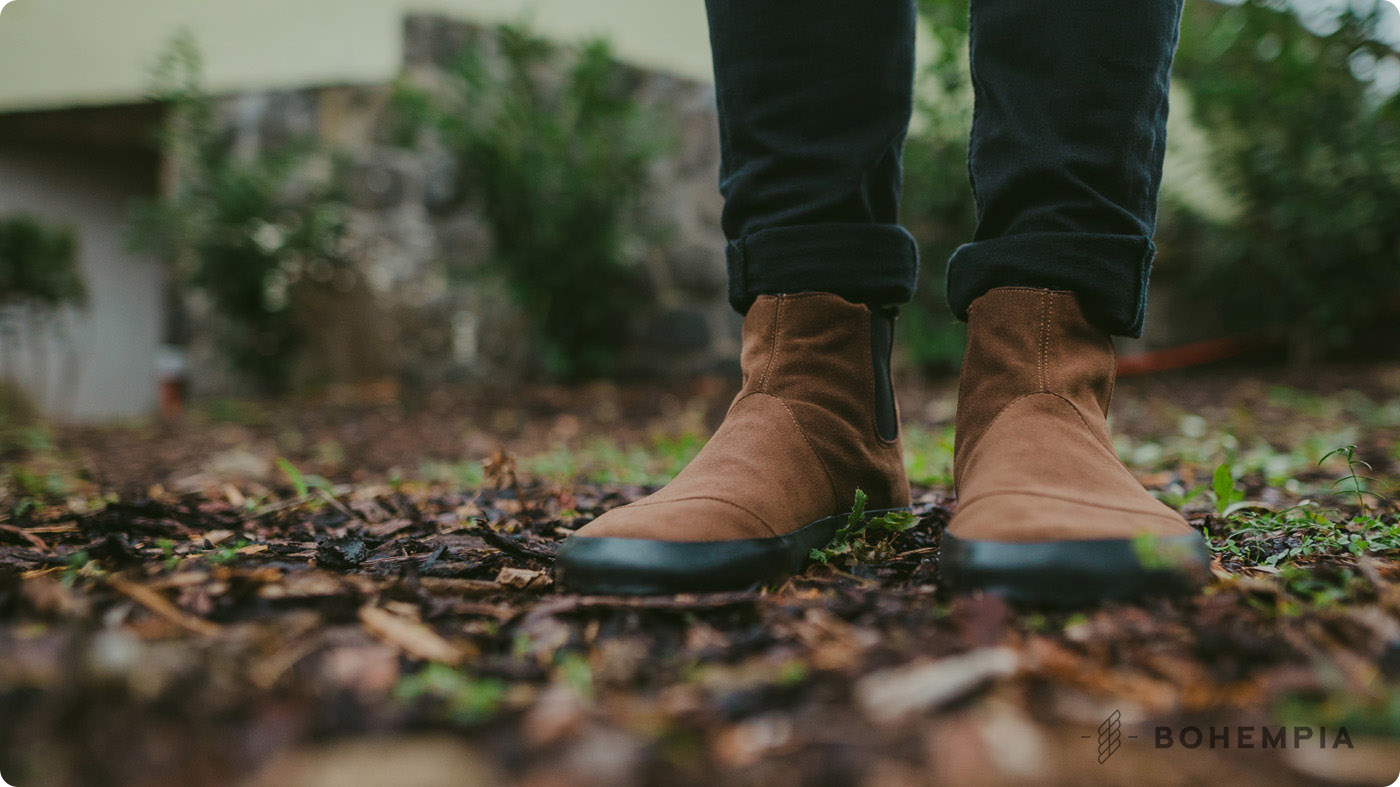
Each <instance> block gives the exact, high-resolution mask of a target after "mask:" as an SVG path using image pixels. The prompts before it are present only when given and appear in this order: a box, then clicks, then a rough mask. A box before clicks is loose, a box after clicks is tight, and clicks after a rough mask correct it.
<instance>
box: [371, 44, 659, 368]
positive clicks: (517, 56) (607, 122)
mask: <svg viewBox="0 0 1400 787" xmlns="http://www.w3.org/2000/svg"><path fill="white" fill-rule="evenodd" d="M484 38H489V39H490V40H489V42H488V41H486V40H482V39H479V40H478V41H476V42H475V43H474V45H471V46H468V47H467V49H466V50H465V51H464V52H462V54H461V56H460V58H459V59H458V60H457V62H456V64H455V65H454V66H453V67H452V68H450V69H449V70H448V74H447V77H448V79H447V82H446V85H445V87H444V89H439V90H427V89H420V88H415V87H411V86H408V85H404V86H403V87H401V88H400V90H399V91H398V106H399V108H400V112H401V115H402V117H403V119H404V120H405V121H406V123H407V125H408V126H409V130H410V132H411V136H413V137H417V136H418V135H419V133H420V132H422V131H427V132H429V133H430V134H431V135H434V136H436V138H437V139H438V140H440V142H441V143H443V144H445V145H446V146H447V147H448V148H449V149H450V150H451V151H452V152H453V154H454V155H455V156H456V158H457V160H458V162H459V164H460V171H461V185H462V191H463V194H464V195H465V196H466V197H467V198H470V199H472V200H474V201H475V202H477V203H478V204H479V206H480V210H481V212H482V214H483V215H484V216H485V219H486V221H487V223H488V225H489V226H490V228H491V229H492V231H493V233H494V235H495V241H496V243H495V248H496V251H495V253H494V255H493V259H492V260H491V261H490V265H489V269H490V270H491V271H492V272H494V273H497V274H499V275H501V276H502V277H503V279H504V280H505V282H506V284H507V286H508V287H509V289H510V291H511V293H512V294H513V296H514V298H515V299H516V300H517V301H518V303H519V304H520V305H521V307H522V308H523V309H524V310H525V312H526V313H527V314H528V315H529V318H530V319H531V320H532V321H533V323H534V327H535V329H536V331H537V333H538V334H539V339H540V340H541V342H542V344H543V346H544V349H545V355H546V357H545V366H546V368H547V369H548V370H549V371H551V372H553V373H554V374H557V375H560V376H564V377H587V376H593V375H598V374H602V373H605V372H607V371H608V370H609V369H610V368H611V367H612V366H613V362H614V357H615V354H616V352H617V349H618V347H619V346H620V345H621V343H622V341H623V340H624V339H625V338H626V332H627V326H628V316H629V314H631V313H632V312H633V310H634V309H636V308H637V307H638V306H640V305H641V304H642V303H643V302H644V298H645V295H644V291H643V290H642V289H641V288H640V287H639V286H638V284H639V282H638V274H637V270H636V266H635V265H634V264H633V261H632V260H630V259H629V255H628V254H627V253H626V251H625V248H626V245H627V243H628V241H629V235H628V229H627V225H628V224H629V223H630V222H629V219H631V218H632V217H631V216H630V212H631V211H632V209H633V208H634V207H635V206H636V204H637V202H638V198H639V197H640V195H641V193H642V190H643V188H644V186H645V183H646V178H647V169H648V165H649V163H650V161H651V160H652V157H653V153H654V152H655V150H656V147H657V146H656V143H655V141H654V140H655V139H656V136H657V134H656V129H655V128H654V124H653V123H652V121H651V120H650V118H649V117H648V116H647V115H646V114H645V113H644V112H643V111H642V109H641V107H640V105H639V104H638V102H637V101H636V99H635V98H633V97H632V88H633V84H632V80H631V79H630V76H629V72H627V71H626V70H625V69H624V68H623V67H622V66H620V65H619V64H618V63H617V61H615V60H614V59H613V57H612V54H611V53H610V51H609V48H608V46H607V45H606V44H604V43H603V42H601V41H592V42H589V43H586V44H583V45H581V46H578V47H561V46H558V45H555V44H552V43H549V42H547V41H545V40H544V39H541V38H539V37H536V36H535V35H533V34H532V33H530V32H529V31H528V30H526V29H525V28H523V27H518V26H511V25H504V26H500V27H497V28H494V29H492V30H491V31H489V33H488V34H487V36H485V37H484ZM488 50H495V51H494V52H492V54H491V55H488V54H486V52H487V51H488ZM493 55H494V56H493ZM561 71H562V74H561Z"/></svg>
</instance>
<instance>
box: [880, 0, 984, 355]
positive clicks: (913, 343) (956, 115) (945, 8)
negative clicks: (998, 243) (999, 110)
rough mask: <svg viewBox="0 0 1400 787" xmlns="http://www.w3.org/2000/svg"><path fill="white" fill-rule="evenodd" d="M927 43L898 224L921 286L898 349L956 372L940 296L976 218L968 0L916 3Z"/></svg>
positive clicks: (953, 326)
mask: <svg viewBox="0 0 1400 787" xmlns="http://www.w3.org/2000/svg"><path fill="white" fill-rule="evenodd" d="M918 9H919V19H920V24H921V25H923V28H924V31H925V32H926V33H927V36H928V39H927V40H928V41H929V42H930V44H931V45H932V46H931V47H930V50H931V51H929V52H928V54H927V56H926V60H925V62H924V63H923V65H922V66H921V69H920V71H919V74H918V78H917V80H916V86H915V96H914V118H913V122H912V123H911V124H910V133H909V137H908V141H907V142H906V143H905V146H904V199H903V204H904V207H903V220H904V223H905V225H906V226H907V227H908V228H909V231H910V232H911V233H912V234H913V235H914V239H915V240H916V241H918V245H919V289H918V292H917V293H916V295H915V296H914V301H913V303H911V304H909V306H907V307H906V308H905V309H904V312H903V315H902V319H901V320H900V321H899V325H900V331H901V333H902V336H901V342H900V346H902V347H904V348H905V351H906V352H908V353H909V354H910V356H911V358H912V359H913V361H914V362H915V363H916V364H918V365H919V366H920V367H921V368H923V369H925V370H927V371H932V372H940V371H949V370H955V369H957V368H958V366H959V365H960V364H961V363H962V354H963V343H964V336H965V331H964V328H963V324H962V323H960V322H958V321H957V320H955V319H953V315H952V313H950V312H949V311H948V304H947V301H946V299H945V293H946V287H945V282H944V277H945V276H946V275H947V270H948V258H949V257H951V256H952V254H953V252H954V251H955V250H956V249H957V248H958V246H959V245H961V244H963V243H965V242H967V241H968V240H970V239H971V238H972V233H973V231H974V230H976V229H977V216H976V209H975V207H974V203H973V198H972V187H971V185H970V184H969V182H968V178H967V141H968V129H969V128H970V126H971V125H972V78H971V75H970V73H969V71H968V56H967V31H968V3H967V0H919V3H918Z"/></svg>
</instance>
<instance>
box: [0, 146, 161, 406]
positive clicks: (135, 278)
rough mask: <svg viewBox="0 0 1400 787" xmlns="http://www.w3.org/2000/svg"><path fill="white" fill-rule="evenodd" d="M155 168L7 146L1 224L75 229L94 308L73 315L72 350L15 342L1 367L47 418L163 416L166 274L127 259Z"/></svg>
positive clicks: (0, 351) (0, 176) (0, 163)
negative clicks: (128, 234)
mask: <svg viewBox="0 0 1400 787" xmlns="http://www.w3.org/2000/svg"><path fill="white" fill-rule="evenodd" d="M151 180H152V173H151V171H150V168H149V163H145V164H141V163H137V162H132V161H125V160H123V159H122V158H121V157H119V156H113V155H111V154H99V155H84V154H82V153H81V152H79V151H74V150H70V149H63V150H53V151H47V150H41V149H33V148H28V147H19V146H14V145H3V146H0V184H3V187H0V215H10V214H15V213H27V214H30V215H33V216H36V217H38V218H40V219H43V220H46V221H52V222H59V223H64V224H68V225H71V226H72V227H73V229H74V230H75V231H76V235H77V238H78V244H79V246H78V257H79V262H80V265H81V268H82V273H83V276H84V278H85V280H86V282H87V286H88V296H89V302H90V307H89V309H88V310H87V311H85V312H80V313H77V314H74V315H72V317H73V319H72V320H71V323H70V324H71V326H72V330H71V336H70V341H71V344H69V345H67V346H65V345H62V344H58V343H55V342H54V341H53V340H52V339H49V341H48V345H47V346H46V347H39V346H36V345H34V344H33V343H32V342H30V341H28V340H26V339H23V338H22V337H23V333H22V332H21V333H20V335H19V336H20V338H19V339H18V340H17V339H16V338H10V339H8V340H0V341H5V346H3V347H0V356H4V357H3V358H0V364H2V365H3V368H4V369H6V370H8V371H10V372H11V373H12V374H13V375H14V376H15V377H16V378H17V379H15V380H12V382H14V383H17V384H18V385H19V387H20V388H21V389H22V390H24V391H25V392H26V393H27V394H29V395H30V396H31V397H32V398H34V399H35V403H36V404H38V405H40V406H41V407H42V408H43V410H44V411H45V412H47V413H49V414H50V415H52V416H54V417H57V418H61V419H108V418H120V417H127V416H137V415H143V414H147V413H150V412H151V411H152V410H153V409H154V408H155V406H156V396H157V386H156V374H155V362H156V350H157V347H158V346H159V342H160V339H161V336H160V332H161V326H162V321H163V319H164V315H163V313H162V305H163V299H162V297H161V294H162V292H163V291H164V285H163V282H164V275H165V270H164V267H163V266H162V265H161V264H160V263H158V262H156V261H154V260H151V259H148V258H145V257H142V256H139V255H136V254H133V253H131V252H129V251H127V249H126V244H125V240H124V237H123V232H124V231H125V226H126V222H127V217H128V215H129V214H128V210H129V205H130V202H131V200H132V198H134V197H137V196H143V195H149V193H150V189H151Z"/></svg>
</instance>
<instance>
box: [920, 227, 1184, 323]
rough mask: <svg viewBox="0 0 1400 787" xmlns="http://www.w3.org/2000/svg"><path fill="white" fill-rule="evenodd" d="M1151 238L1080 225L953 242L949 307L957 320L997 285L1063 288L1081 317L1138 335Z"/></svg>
mask: <svg viewBox="0 0 1400 787" xmlns="http://www.w3.org/2000/svg"><path fill="white" fill-rule="evenodd" d="M1155 253H1156V247H1155V246H1153V245H1152V239H1151V238H1145V237H1133V236H1128V235H1102V234H1096V233H1087V232H1032V233H1026V234H1023V235H1007V236H1003V237H1000V238H994V239H991V240H985V241H977V242H975V243H969V244H967V245H965V246H962V247H959V248H958V250H957V251H956V252H954V253H953V257H952V259H951V260H949V261H948V282H947V283H948V306H949V307H950V308H952V310H953V314H954V315H956V316H957V318H958V319H959V320H967V308H968V306H970V305H972V302H973V301H975V300H977V298H979V297H981V296H982V295H983V294H984V293H986V292H987V291H988V290H992V289H995V288H997V287H1040V288H1044V289H1051V290H1070V291H1071V292H1074V293H1075V294H1076V295H1077V296H1079V305H1080V308H1082V309H1084V313H1085V316H1086V317H1088V318H1089V320H1090V322H1092V323H1094V324H1095V325H1097V326H1098V327H1099V328H1101V329H1103V330H1105V331H1107V332H1109V333H1111V334H1115V335H1118V336H1133V337H1137V336H1141V335H1142V325H1143V321H1144V319H1145V317H1146V311H1147V280H1148V277H1149V276H1150V274H1151V272H1152V257H1153V255H1154V254H1155Z"/></svg>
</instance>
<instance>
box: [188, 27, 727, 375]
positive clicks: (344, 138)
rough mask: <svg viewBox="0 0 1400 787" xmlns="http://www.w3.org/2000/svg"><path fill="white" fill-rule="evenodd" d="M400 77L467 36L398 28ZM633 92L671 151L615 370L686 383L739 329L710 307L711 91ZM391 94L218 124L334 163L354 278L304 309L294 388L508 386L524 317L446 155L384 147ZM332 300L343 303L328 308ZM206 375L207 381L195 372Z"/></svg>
mask: <svg viewBox="0 0 1400 787" xmlns="http://www.w3.org/2000/svg"><path fill="white" fill-rule="evenodd" d="M404 34H405V37H406V38H405V47H404V51H405V63H404V66H405V73H407V74H411V75H413V76H414V77H415V78H417V79H422V78H424V77H425V75H426V76H427V77H428V78H431V75H432V72H433V71H434V70H440V69H442V68H444V67H445V66H446V65H447V64H449V63H450V62H452V60H453V59H454V58H455V57H456V56H457V54H458V52H459V51H460V48H461V47H462V46H465V45H471V44H469V42H471V41H476V40H480V39H481V38H482V34H481V31H479V30H477V29H475V28H473V27H471V26H470V25H467V24H465V23H460V22H456V21H451V20H447V19H442V18H437V17H427V16H414V17H410V18H408V19H407V20H406V21H405V24H404ZM635 76H636V79H635V84H636V88H635V90H636V95H637V97H638V99H639V100H640V101H641V102H642V103H643V104H644V105H645V106H647V107H649V108H651V109H652V110H653V111H654V112H655V113H656V114H657V115H658V117H660V118H661V119H663V121H664V124H665V125H666V126H669V128H670V135H671V137H672V138H673V140H674V144H673V145H670V146H669V147H668V148H667V149H666V150H665V151H664V152H663V153H662V154H661V155H660V156H659V157H658V159H657V160H656V161H655V162H654V165H653V166H652V168H651V172H650V185H649V188H648V191H647V194H646V196H645V199H644V204H643V205H642V206H641V210H640V215H641V216H644V217H645V218H646V221H648V222H650V223H653V224H655V225H656V226H658V227H660V228H662V233H661V235H660V238H661V240H660V241H659V242H657V243H653V244H647V245H646V246H645V247H644V248H637V249H633V250H630V251H629V253H630V254H633V255H635V257H636V261H637V264H638V265H639V266H640V268H641V269H642V271H643V275H642V278H643V279H644V280H645V282H646V285H647V286H648V288H649V290H650V293H649V294H650V298H649V302H650V303H651V304H653V305H652V306H651V307H649V308H647V309H645V310H644V311H643V312H642V313H639V314H634V315H630V316H629V323H630V335H631V336H632V339H631V340H630V344H629V346H628V347H627V348H626V350H625V352H624V353H623V354H622V358H621V360H622V363H621V368H620V370H619V371H620V372H621V373H622V374H625V375H630V376H655V375H690V374H697V373H706V372H712V371H716V370H721V369H723V370H730V369H732V368H734V363H735V359H736V357H737V354H738V332H739V319H738V317H737V316H736V315H735V314H733V313H732V310H731V309H730V308H729V307H728V305H727V302H726V300H725V281H726V279H725V267H724V254H723V250H724V236H723V233H722V231H721V230H720V222H719V216H720V207H721V200H720V197H719V194H718V193H717V184H716V180H717V174H718V170H719V139H718V131H717V128H716V120H715V108H714V92H713V87H712V86H710V85H707V84H701V83H696V82H692V81H688V80H684V79H679V78H675V77H672V76H668V75H665V74H656V73H645V72H638V73H637V74H636V75H635ZM392 94H393V88H392V86H387V85H378V86H354V87H327V88H315V89H307V90H299V91H290V92H277V93H259V94H251V95H242V96H233V97H228V98H225V99H223V100H222V101H221V106H220V117H221V118H222V122H223V123H224V124H225V125H226V126H227V127H228V130H229V132H230V134H231V135H232V137H233V139H234V144H235V146H236V147H237V148H238V149H240V150H242V151H245V152H247V153H249V154H256V153H257V152H258V151H261V150H270V149H275V148H277V147H278V146H281V145H283V144H286V143H288V142H291V141H294V140H299V139H306V138H307V137H309V136H310V137H315V138H318V139H319V141H320V142H321V143H322V146H323V148H324V149H325V151H326V153H325V154H324V156H325V159H326V161H325V162H323V163H324V165H325V166H330V163H331V161H332V160H333V159H339V160H340V161H341V166H342V167H343V169H342V171H343V176H342V182H343V187H344V192H345V196H346V198H347V200H348V202H349V205H350V208H351V210H350V231H349V238H348V248H347V249H346V251H347V253H348V254H349V256H350V257H351V258H352V259H355V260H357V261H358V262H359V263H360V266H361V270H362V272H363V280H362V281H360V282H358V283H356V284H355V285H354V287H352V288H350V289H352V290H354V293H353V297H352V295H351V294H347V296H346V297H344V298H334V299H331V300H332V301H333V302H332V303H322V304H320V305H319V306H318V307H317V308H316V309H315V314H316V320H317V321H318V322H317V330H316V331H314V332H313V336H314V337H315V338H314V339H313V346H311V347H309V348H308V349H307V351H306V353H305V355H306V358H305V362H304V363H303V364H300V366H301V367H302V368H303V374H302V377H303V382H306V383H308V384H319V383H323V382H344V381H347V378H354V377H367V376H374V375H378V374H381V373H384V372H385V371H388V372H392V373H395V374H399V375H402V376H404V377H406V378H407V379H409V380H419V381H422V382H424V383H432V382H437V381H442V380H453V379H475V378H489V379H492V380H501V379H512V378H520V377H524V376H528V375H531V374H533V373H536V372H538V370H539V367H538V363H537V356H536V352H535V349H536V348H535V347H534V346H533V345H532V342H531V340H530V330H529V325H528V322H527V320H526V318H525V315H523V314H522V313H520V311H519V310H518V309H517V308H516V307H515V306H514V305H512V303H511V302H510V299H509V297H508V296H507V293H506V291H505V289H504V287H503V285H502V283H501V282H500V281H497V280H494V279H493V278H492V277H491V275H489V273H488V272H487V271H486V266H485V265H483V263H484V262H485V261H486V259H487V258H488V256H489V255H490V254H491V251H492V245H493V239H492V237H491V232H490V229H489V228H488V227H487V226H486V224H485V223H484V222H483V221H482V219H481V217H480V216H479V215H478V213H477V212H476V211H474V210H473V209H472V208H471V207H470V206H469V205H464V203H463V201H462V200H460V199H458V198H457V196H458V195H457V194H456V190H457V188H458V185H457V184H458V173H457V172H456V169H455V164H454V160H453V157H452V156H451V155H449V154H448V153H447V152H446V151H445V150H441V149H434V148H433V146H432V145H430V144H429V145H420V146H418V147H416V148H413V149H406V148H404V147H403V146H401V145H399V144H396V143H395V142H394V140H393V139H392V137H393V134H392V131H393V125H394V122H395V121H394V117H393V115H392V113H391V99H392ZM335 302H339V303H341V304H342V305H343V307H344V308H341V309H339V310H337V309H336V308H335ZM206 378H207V379H215V378H216V376H215V377H208V376H206Z"/></svg>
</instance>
